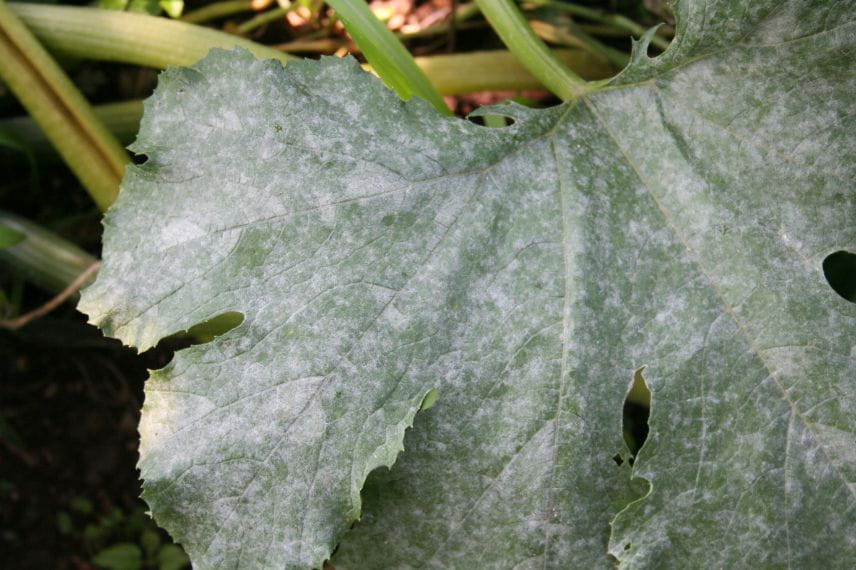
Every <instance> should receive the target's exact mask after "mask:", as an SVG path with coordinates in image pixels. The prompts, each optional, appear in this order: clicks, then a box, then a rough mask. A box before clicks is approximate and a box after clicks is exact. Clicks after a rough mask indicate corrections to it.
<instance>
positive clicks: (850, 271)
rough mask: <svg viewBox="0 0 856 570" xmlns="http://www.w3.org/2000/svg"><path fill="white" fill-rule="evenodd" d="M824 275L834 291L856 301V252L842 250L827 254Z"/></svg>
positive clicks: (853, 301) (824, 261)
mask: <svg viewBox="0 0 856 570" xmlns="http://www.w3.org/2000/svg"><path fill="white" fill-rule="evenodd" d="M823 275H824V277H826V281H827V283H829V286H830V287H832V290H833V291H835V292H836V293H838V294H839V295H841V296H842V297H844V298H845V299H847V300H848V301H850V302H851V303H856V254H853V253H850V252H849V251H843V250H842V251H836V252H835V253H833V254H832V255H829V256H827V258H826V259H824V260H823Z"/></svg>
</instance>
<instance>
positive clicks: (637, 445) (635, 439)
mask: <svg viewBox="0 0 856 570" xmlns="http://www.w3.org/2000/svg"><path fill="white" fill-rule="evenodd" d="M643 370H644V367H643V368H639V369H638V370H636V372H635V373H634V374H633V383H632V384H631V385H630V389H629V390H628V391H627V397H626V398H625V399H624V409H623V410H622V412H623V414H622V415H623V421H622V428H623V433H624V442H625V443H626V444H627V449H629V450H630V459H629V460H628V461H629V462H630V464H631V465H633V461H634V459H635V458H636V455H637V453H639V450H640V449H642V446H643V445H644V444H645V440H646V439H648V416H649V415H650V412H651V390H649V389H648V385H647V384H646V383H645V378H644V377H643V376H642V371H643Z"/></svg>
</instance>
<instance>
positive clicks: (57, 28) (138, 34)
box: [9, 4, 294, 68]
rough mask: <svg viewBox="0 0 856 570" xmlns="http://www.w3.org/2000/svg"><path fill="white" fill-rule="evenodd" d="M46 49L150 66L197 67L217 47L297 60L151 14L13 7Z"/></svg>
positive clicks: (234, 38)
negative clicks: (241, 48)
mask: <svg viewBox="0 0 856 570" xmlns="http://www.w3.org/2000/svg"><path fill="white" fill-rule="evenodd" d="M9 7H10V8H11V9H12V10H14V11H15V13H16V14H18V16H20V17H21V19H22V20H23V21H24V23H26V24H27V26H28V27H29V28H30V29H31V30H32V32H33V33H34V34H35V35H36V36H37V37H38V38H39V39H40V40H41V41H42V42H43V43H44V45H45V46H46V47H47V48H48V49H50V50H52V51H55V52H57V53H61V54H63V55H68V56H73V57H77V58H81V59H94V60H100V61H119V62H122V63H132V64H136V65H143V66H147V67H157V68H164V67H167V66H169V65H184V66H189V65H193V64H194V63H196V62H197V61H199V60H200V59H202V58H203V57H205V55H206V54H207V53H208V51H209V50H210V49H211V48H215V47H216V48H223V49H230V48H233V47H235V46H240V47H243V48H244V49H246V50H248V51H250V52H252V53H253V54H254V55H255V56H256V57H258V58H259V59H278V60H280V61H282V62H283V63H287V62H289V61H291V60H293V59H294V57H293V56H291V55H288V54H285V53H282V52H279V51H276V50H275V49H272V48H269V47H267V46H263V45H261V44H258V43H256V42H253V41H250V40H247V39H244V38H241V37H239V36H236V35H233V34H227V33H225V32H220V31H217V30H212V29H210V28H205V27H202V26H196V25H193V24H187V23H185V22H179V21H177V20H168V19H166V18H156V17H154V16H148V15H145V14H134V13H131V12H115V11H112V10H99V9H97V8H78V7H75V6H42V5H39V4H9Z"/></svg>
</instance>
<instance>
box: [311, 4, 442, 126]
mask: <svg viewBox="0 0 856 570" xmlns="http://www.w3.org/2000/svg"><path fill="white" fill-rule="evenodd" d="M327 4H329V5H330V7H332V8H333V9H334V10H335V11H336V15H337V16H338V18H339V20H341V21H342V23H343V24H344V25H345V29H347V30H348V33H350V34H351V37H353V38H354V41H355V42H356V44H357V45H358V46H359V47H360V50H361V51H362V52H363V54H364V55H365V56H366V59H367V60H368V61H369V63H370V64H371V65H372V67H373V68H374V70H375V71H376V72H377V74H378V75H379V76H380V77H381V79H383V80H384V82H385V83H386V84H387V85H389V86H390V87H391V88H392V89H394V90H395V92H396V93H398V95H399V96H400V97H401V98H402V99H405V100H406V99H409V98H410V97H412V96H413V95H417V96H419V97H421V98H423V99H425V100H426V101H428V102H429V103H431V104H432V105H433V106H434V107H435V108H436V109H437V110H438V111H440V112H442V113H445V114H451V111H450V110H449V108H448V107H447V106H446V103H445V101H443V97H442V96H441V95H440V94H439V93H438V92H437V90H436V89H435V88H434V86H433V85H432V84H431V81H430V80H429V79H428V77H426V76H425V74H424V73H423V72H422V70H421V69H419V66H417V65H416V63H415V62H414V61H413V56H412V55H410V52H409V51H407V48H405V47H404V45H403V44H402V43H401V42H400V41H399V40H398V38H396V37H395V34H393V33H392V31H391V30H390V29H389V28H387V27H386V24H384V23H383V22H381V21H380V20H378V19H377V17H376V16H375V15H374V13H373V12H372V11H371V10H370V9H369V7H368V4H366V3H365V2H361V1H360V2H355V1H354V0H327Z"/></svg>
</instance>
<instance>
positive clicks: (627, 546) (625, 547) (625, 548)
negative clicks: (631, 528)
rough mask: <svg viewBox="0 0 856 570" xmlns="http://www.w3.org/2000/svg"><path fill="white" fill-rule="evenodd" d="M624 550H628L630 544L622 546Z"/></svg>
mask: <svg viewBox="0 0 856 570" xmlns="http://www.w3.org/2000/svg"><path fill="white" fill-rule="evenodd" d="M624 550H630V543H629V542H628V543H627V544H625V545H624Z"/></svg>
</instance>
